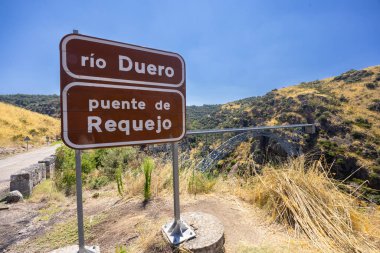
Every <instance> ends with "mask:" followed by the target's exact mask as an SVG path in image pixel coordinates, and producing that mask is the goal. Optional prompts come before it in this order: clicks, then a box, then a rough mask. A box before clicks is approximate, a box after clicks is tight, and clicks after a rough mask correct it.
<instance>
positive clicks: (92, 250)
mask: <svg viewBox="0 0 380 253" xmlns="http://www.w3.org/2000/svg"><path fill="white" fill-rule="evenodd" d="M49 253H79V246H78V245H70V246H67V247H64V248H59V249H55V250H53V251H50V252H49ZM80 253H82V252H80ZM83 253H100V248H99V246H85V251H84V252H83Z"/></svg>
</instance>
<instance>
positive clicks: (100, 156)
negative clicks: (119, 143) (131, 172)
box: [95, 147, 136, 180]
mask: <svg viewBox="0 0 380 253" xmlns="http://www.w3.org/2000/svg"><path fill="white" fill-rule="evenodd" d="M135 156H136V150H135V149H134V148H130V147H128V148H110V149H103V150H97V151H96V152H95V163H96V164H97V166H98V168H100V169H101V170H102V171H103V172H104V173H105V174H106V175H107V176H108V177H109V178H110V179H111V180H114V179H115V172H116V169H117V168H119V167H120V166H121V167H122V168H123V169H124V168H126V166H127V165H128V163H129V161H130V160H132V159H133V158H134V157H135Z"/></svg>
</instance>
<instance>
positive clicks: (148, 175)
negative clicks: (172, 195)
mask: <svg viewBox="0 0 380 253" xmlns="http://www.w3.org/2000/svg"><path fill="white" fill-rule="evenodd" d="M142 167H143V171H144V176H145V184H144V201H149V200H150V198H151V197H152V192H151V189H150V186H151V182H152V171H153V169H154V161H153V159H152V158H150V157H146V158H145V159H144V161H143V164H142Z"/></svg>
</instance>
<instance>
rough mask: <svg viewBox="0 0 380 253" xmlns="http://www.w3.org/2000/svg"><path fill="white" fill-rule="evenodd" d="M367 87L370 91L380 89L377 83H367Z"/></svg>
mask: <svg viewBox="0 0 380 253" xmlns="http://www.w3.org/2000/svg"><path fill="white" fill-rule="evenodd" d="M365 87H367V89H369V90H374V89H376V88H377V87H379V85H378V84H377V83H366V84H365Z"/></svg>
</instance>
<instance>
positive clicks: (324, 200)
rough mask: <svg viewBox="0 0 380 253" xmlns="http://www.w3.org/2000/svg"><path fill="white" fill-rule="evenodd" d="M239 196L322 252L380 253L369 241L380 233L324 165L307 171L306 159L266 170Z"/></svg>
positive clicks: (319, 164)
mask: <svg viewBox="0 0 380 253" xmlns="http://www.w3.org/2000/svg"><path fill="white" fill-rule="evenodd" d="M238 183H239V182H238ZM240 183H241V182H240ZM236 184H237V183H236V182H235V187H236ZM235 193H236V194H238V195H240V196H241V197H243V198H244V199H245V200H247V201H250V202H252V203H255V204H257V205H259V206H260V207H262V208H264V209H266V210H267V211H268V213H269V214H270V216H271V218H272V219H273V220H275V221H278V222H281V223H283V224H286V225H288V226H290V227H292V228H294V230H295V232H296V233H298V234H301V233H302V234H305V235H306V236H307V237H308V238H309V239H310V240H311V242H312V243H313V244H314V246H315V247H316V248H318V249H320V250H321V251H322V252H376V251H377V250H378V249H376V248H375V247H374V246H373V245H372V244H371V243H369V240H368V239H367V238H368V236H370V235H371V234H372V236H373V235H376V234H378V230H377V229H376V228H374V227H372V228H371V224H370V223H369V220H368V214H366V213H364V212H363V211H362V210H359V209H358V205H357V203H356V201H355V199H353V198H352V197H350V196H349V195H347V194H345V193H343V192H341V191H340V190H339V189H338V188H337V185H336V182H334V181H332V180H331V179H329V178H328V177H327V174H326V173H325V172H324V169H323V167H322V165H321V163H320V162H316V163H314V164H313V165H311V166H309V167H307V168H306V167H305V161H304V158H299V159H295V160H293V161H290V162H288V163H286V164H283V165H281V167H280V168H277V169H274V168H269V167H268V168H265V169H264V171H263V173H262V174H261V175H258V176H257V177H254V178H251V179H249V180H248V182H246V183H245V185H244V186H243V187H242V189H240V190H236V191H235ZM378 239H379V238H378Z"/></svg>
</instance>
